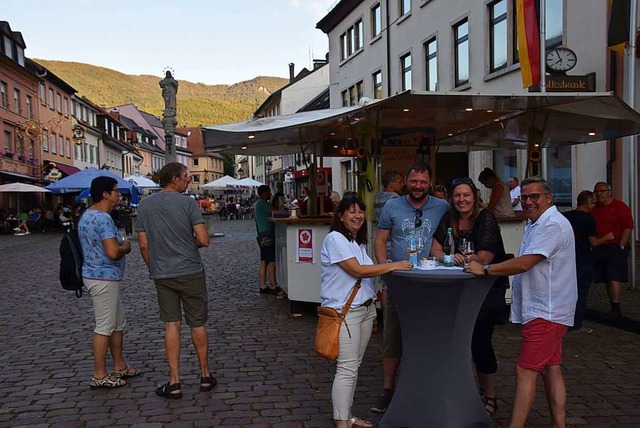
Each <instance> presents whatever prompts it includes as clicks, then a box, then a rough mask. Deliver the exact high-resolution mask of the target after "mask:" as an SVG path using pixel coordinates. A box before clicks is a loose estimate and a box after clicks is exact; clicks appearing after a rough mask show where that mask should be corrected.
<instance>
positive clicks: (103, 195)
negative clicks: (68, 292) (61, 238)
mask: <svg viewBox="0 0 640 428" xmlns="http://www.w3.org/2000/svg"><path fill="white" fill-rule="evenodd" d="M91 198H92V199H93V202H94V204H93V205H92V206H91V207H90V208H89V209H88V210H86V211H85V212H84V214H83V215H82V217H81V219H80V221H79V222H78V236H79V238H80V244H81V245H82V253H83V256H84V263H83V265H82V278H83V282H84V285H85V288H86V289H87V291H88V292H89V295H90V296H91V300H92V302H93V310H94V313H95V319H96V326H95V329H94V330H93V331H94V334H93V376H91V384H90V387H91V389H94V388H117V387H121V386H124V385H126V382H125V381H124V379H125V378H130V377H134V376H139V375H141V374H142V372H141V371H139V370H136V369H134V368H133V367H129V366H128V365H127V363H126V362H125V360H124V357H123V356H122V337H123V332H122V331H123V329H124V326H125V323H126V319H125V316H124V309H123V307H122V302H121V300H120V283H121V282H122V277H123V276H124V256H125V255H126V254H129V252H131V242H129V240H127V239H124V238H123V237H122V236H120V234H119V233H118V229H117V228H116V225H115V223H114V222H113V220H112V219H111V216H110V215H109V213H110V212H111V210H112V209H113V207H115V206H116V204H117V203H118V201H119V199H120V192H119V191H118V188H117V181H116V180H115V179H114V178H112V177H104V176H103V177H96V178H94V179H93V181H92V182H91ZM107 349H109V350H110V351H111V356H112V358H113V364H114V369H115V370H114V372H113V373H111V374H110V373H109V372H107Z"/></svg>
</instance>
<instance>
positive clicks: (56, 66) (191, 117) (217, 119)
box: [34, 59, 288, 127]
mask: <svg viewBox="0 0 640 428" xmlns="http://www.w3.org/2000/svg"><path fill="white" fill-rule="evenodd" d="M34 61H36V62H38V63H40V64H42V65H43V66H45V67H47V68H48V69H49V70H51V71H52V72H53V73H55V74H56V75H57V76H58V77H60V78H61V79H63V80H64V81H66V82H67V83H69V84H70V85H71V86H73V87H74V88H75V89H76V90H77V91H78V95H80V96H86V97H87V98H89V99H90V100H91V101H93V102H94V103H95V104H97V105H99V106H102V107H111V106H115V105H121V104H129V103H133V104H135V105H136V106H138V108H140V109H141V110H144V111H147V112H149V113H151V114H154V115H156V116H158V117H160V116H161V115H162V110H163V108H164V101H163V99H162V89H161V88H160V86H159V85H158V82H159V81H160V80H161V79H162V77H158V76H150V75H142V76H134V75H129V74H123V73H120V72H118V71H115V70H111V69H108V68H104V67H97V66H95V65H89V64H82V63H78V62H64V61H48V60H42V59H34ZM178 81H179V83H180V86H179V88H178V114H177V119H178V126H179V127H184V126H200V125H215V124H219V123H228V122H238V121H242V120H246V119H248V118H249V117H250V116H251V114H252V113H253V112H254V111H255V110H256V108H257V107H258V106H260V104H262V102H263V101H264V100H265V99H266V98H267V97H268V96H269V95H270V94H271V93H272V92H274V91H277V90H278V89H280V88H281V87H282V86H284V85H285V84H287V83H288V80H287V79H283V78H280V77H264V76H259V77H256V78H254V79H251V80H247V81H244V82H240V83H235V84H233V85H205V84H203V83H192V82H187V81H184V80H180V79H178Z"/></svg>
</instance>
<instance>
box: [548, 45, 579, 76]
mask: <svg viewBox="0 0 640 428" xmlns="http://www.w3.org/2000/svg"><path fill="white" fill-rule="evenodd" d="M577 62H578V58H577V57H576V53H575V52H574V51H572V50H571V49H568V48H556V49H551V50H550V51H549V52H547V55H546V57H545V63H546V64H547V69H548V70H550V71H555V72H561V73H565V72H567V71H569V70H571V69H572V68H573V67H575V66H576V63H577Z"/></svg>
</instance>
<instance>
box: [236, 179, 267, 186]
mask: <svg viewBox="0 0 640 428" xmlns="http://www.w3.org/2000/svg"><path fill="white" fill-rule="evenodd" d="M238 184H239V185H240V186H243V187H260V186H262V185H264V183H261V182H259V181H258V180H254V179H253V178H251V177H246V178H243V179H242V180H238Z"/></svg>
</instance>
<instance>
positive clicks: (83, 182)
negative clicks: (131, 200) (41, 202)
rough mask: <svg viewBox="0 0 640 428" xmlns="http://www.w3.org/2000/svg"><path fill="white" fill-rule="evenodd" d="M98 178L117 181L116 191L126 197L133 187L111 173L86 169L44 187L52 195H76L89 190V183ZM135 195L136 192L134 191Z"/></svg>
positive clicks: (104, 170)
mask: <svg viewBox="0 0 640 428" xmlns="http://www.w3.org/2000/svg"><path fill="white" fill-rule="evenodd" d="M100 176H107V177H111V178H115V179H116V180H117V181H118V190H120V193H122V194H125V195H128V194H129V193H131V191H132V190H133V189H136V188H135V186H134V185H133V184H131V183H129V182H128V181H126V180H123V179H122V177H118V176H117V175H115V174H114V173H112V172H111V171H108V170H106V169H96V168H87V169H83V170H82V171H80V172H76V173H75V174H72V175H70V176H68V177H65V178H63V179H62V180H58V181H56V182H54V183H51V184H49V185H48V186H46V187H45V189H47V190H51V191H52V192H53V193H76V192H82V191H85V190H87V189H90V188H91V182H92V181H93V179H94V178H96V177H100ZM136 193H137V190H136Z"/></svg>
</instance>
